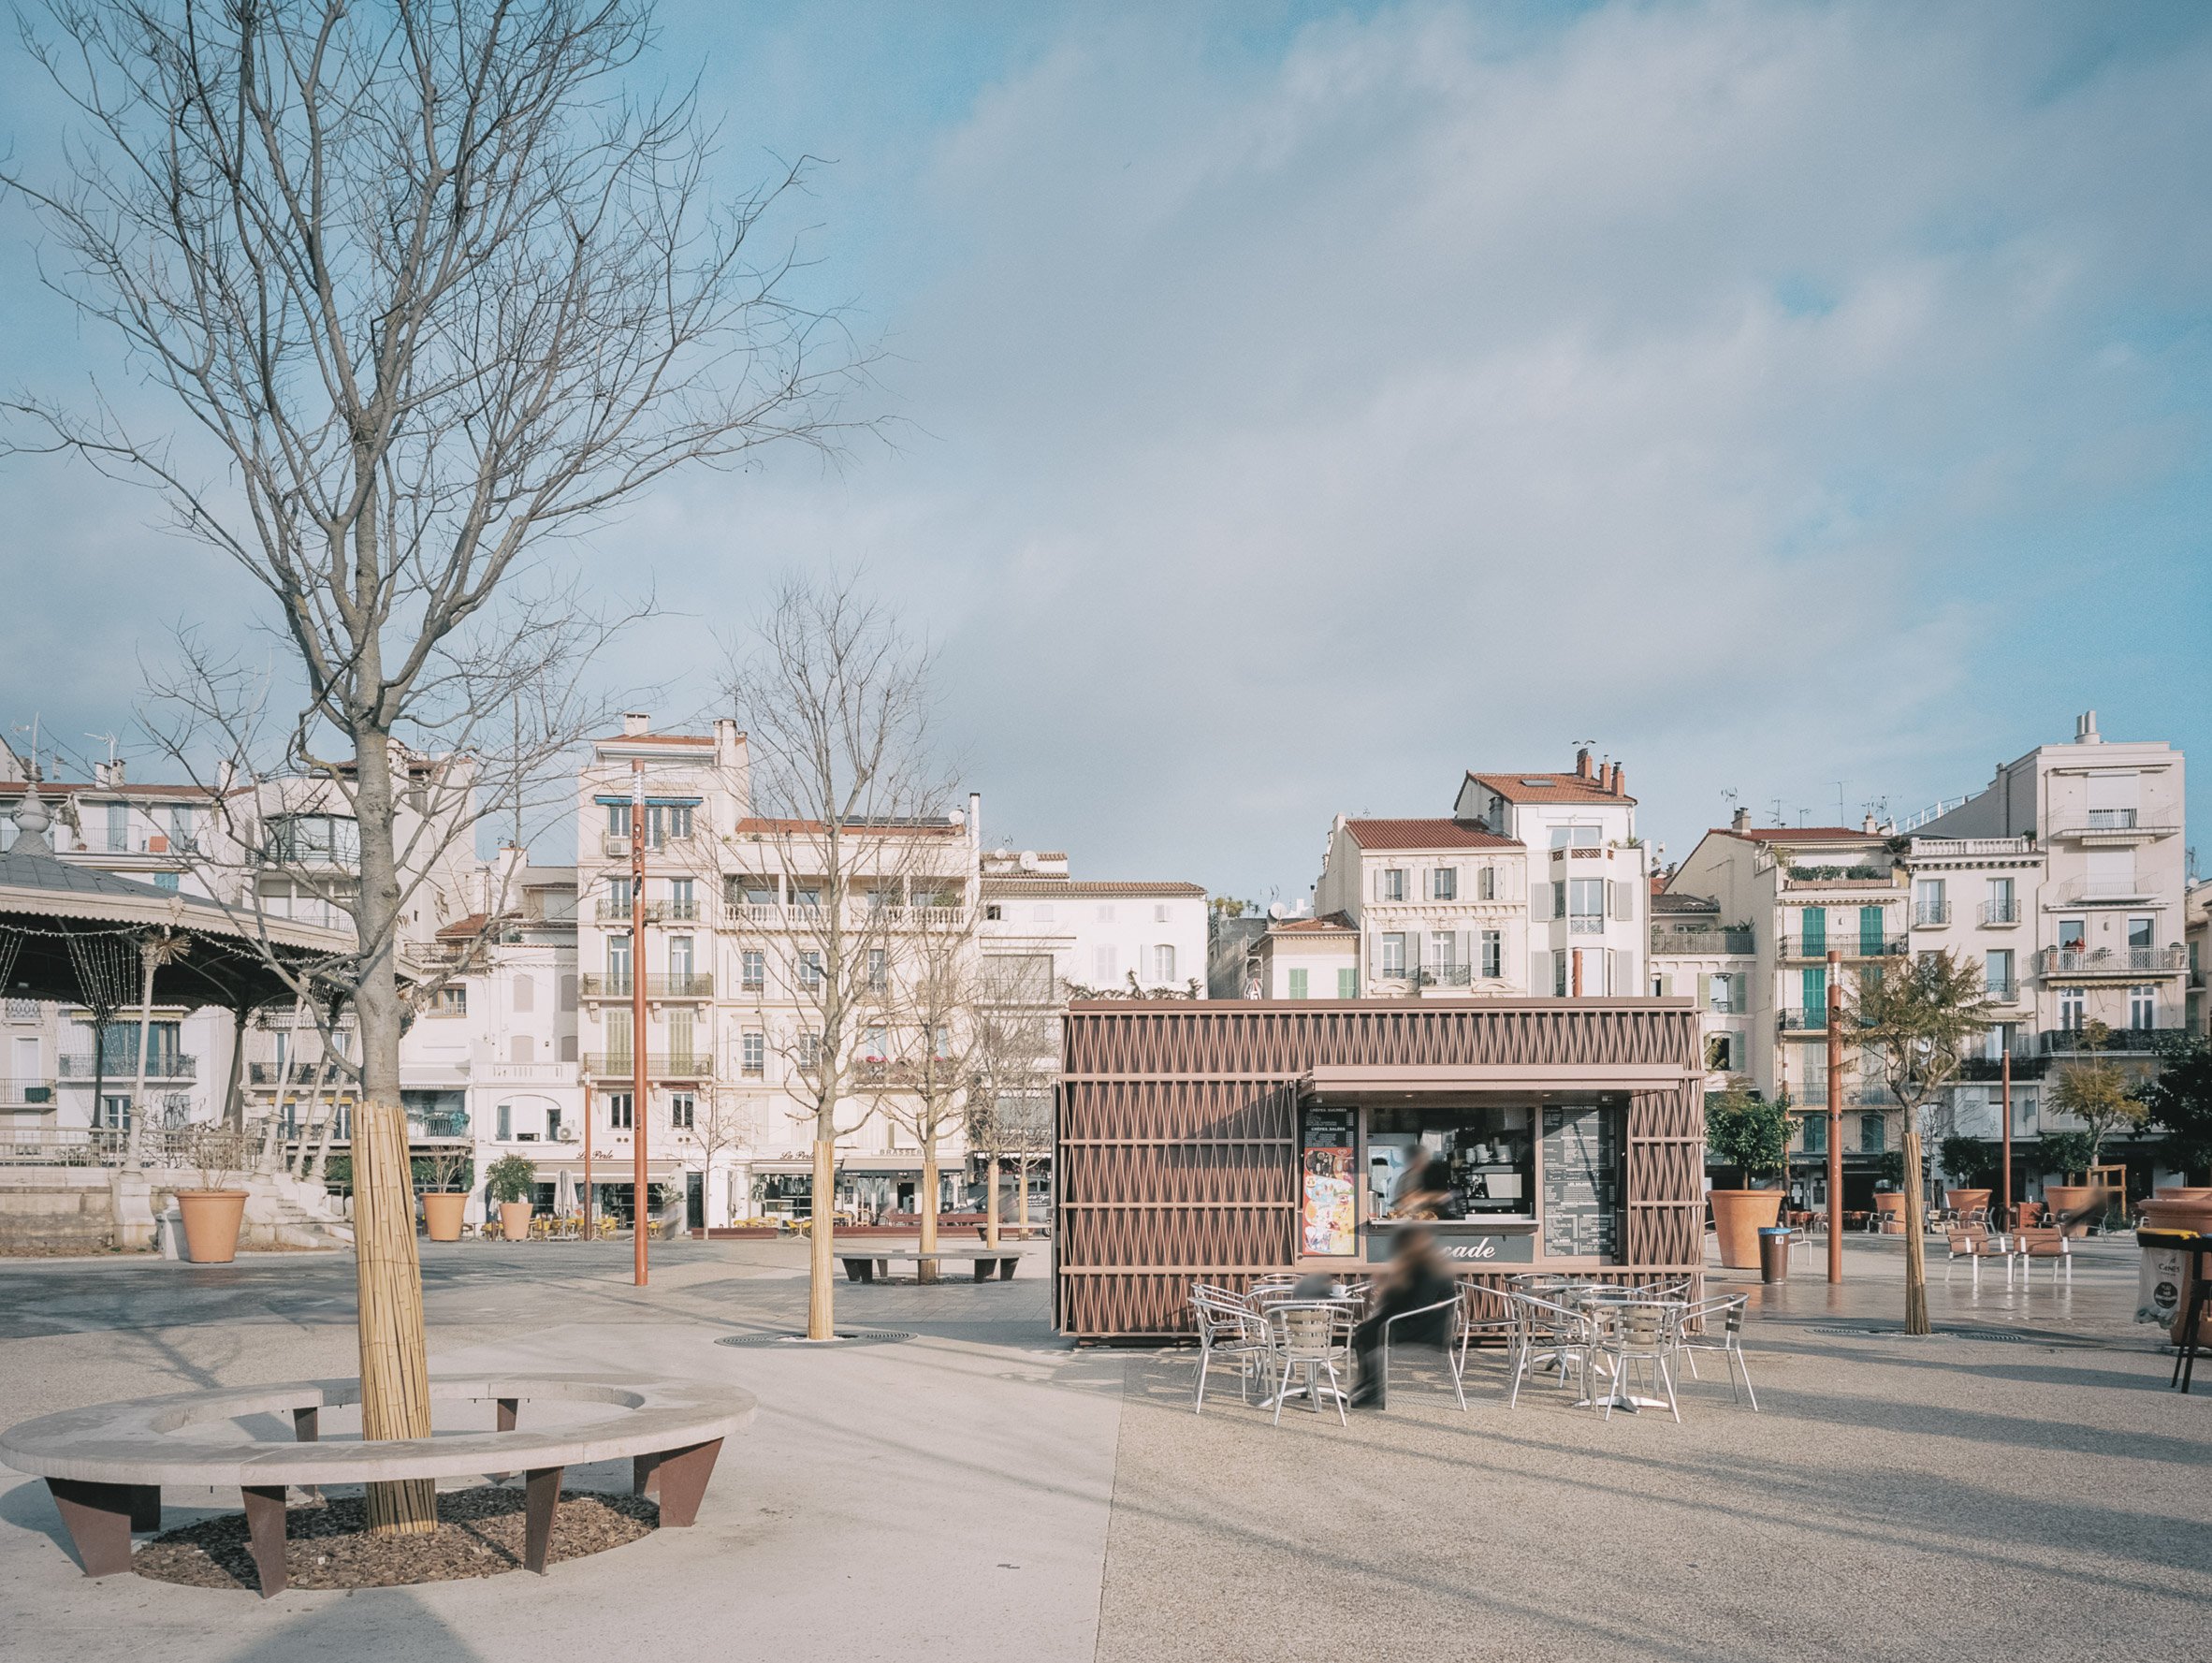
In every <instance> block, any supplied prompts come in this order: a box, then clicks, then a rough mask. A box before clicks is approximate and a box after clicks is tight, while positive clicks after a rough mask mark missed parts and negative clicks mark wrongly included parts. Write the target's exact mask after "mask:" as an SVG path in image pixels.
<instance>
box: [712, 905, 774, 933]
mask: <svg viewBox="0 0 2212 1663" xmlns="http://www.w3.org/2000/svg"><path fill="white" fill-rule="evenodd" d="M722 916H723V917H724V918H725V919H727V920H728V921H729V922H730V923H732V924H743V925H749V926H752V927H753V928H755V929H781V928H782V927H783V909H782V907H780V906H779V905H778V904H777V903H776V902H774V901H731V902H729V903H728V904H727V905H725V906H724V907H723V908H722Z"/></svg>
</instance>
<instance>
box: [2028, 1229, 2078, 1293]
mask: <svg viewBox="0 0 2212 1663" xmlns="http://www.w3.org/2000/svg"><path fill="white" fill-rule="evenodd" d="M2013 1251H2014V1252H2016V1254H2018V1255H2019V1259H2020V1274H2021V1276H2023V1277H2027V1278H2029V1279H2030V1280H2032V1277H2031V1276H2030V1272H2031V1271H2032V1270H2033V1268H2034V1267H2033V1265H2032V1264H2031V1263H2030V1261H2032V1260H2037V1259H2048V1260H2049V1261H2050V1262H2051V1281H2052V1283H2053V1285H2054V1286H2055V1285H2056V1284H2057V1282H2058V1280H2059V1271H2060V1270H2061V1269H2063V1270H2064V1271H2065V1272H2066V1280H2067V1282H2068V1283H2069V1284H2071V1283H2072V1282H2073V1280H2074V1249H2073V1248H2072V1247H2068V1246H2067V1245H2066V1232H2065V1231H2064V1229H2062V1228H2060V1227H2059V1226H2056V1225H2046V1226H2045V1227H2044V1228H2043V1229H2041V1230H2016V1231H2014V1232H2013Z"/></svg>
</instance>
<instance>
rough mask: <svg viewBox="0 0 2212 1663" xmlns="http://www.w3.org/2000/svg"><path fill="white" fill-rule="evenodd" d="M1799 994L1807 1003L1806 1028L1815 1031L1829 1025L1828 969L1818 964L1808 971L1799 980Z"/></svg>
mask: <svg viewBox="0 0 2212 1663" xmlns="http://www.w3.org/2000/svg"><path fill="white" fill-rule="evenodd" d="M1799 981H1800V984H1801V985H1800V987H1799V989H1798V991H1799V993H1800V994H1801V995H1802V997H1803V999H1804V1001H1805V1026H1806V1027H1807V1028H1813V1029H1815V1030H1823V1029H1826V1027H1827V1025H1828V967H1827V966H1826V965H1825V964H1816V965H1812V966H1810V967H1808V968H1807V969H1806V970H1805V971H1804V973H1803V975H1802V976H1801V977H1800V978H1799Z"/></svg>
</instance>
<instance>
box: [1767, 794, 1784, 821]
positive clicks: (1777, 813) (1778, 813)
mask: <svg viewBox="0 0 2212 1663" xmlns="http://www.w3.org/2000/svg"><path fill="white" fill-rule="evenodd" d="M1769 801H1770V802H1771V803H1772V804H1773V808H1774V824H1776V825H1780V824H1782V799H1781V798H1780V797H1773V798H1770V799H1769Z"/></svg>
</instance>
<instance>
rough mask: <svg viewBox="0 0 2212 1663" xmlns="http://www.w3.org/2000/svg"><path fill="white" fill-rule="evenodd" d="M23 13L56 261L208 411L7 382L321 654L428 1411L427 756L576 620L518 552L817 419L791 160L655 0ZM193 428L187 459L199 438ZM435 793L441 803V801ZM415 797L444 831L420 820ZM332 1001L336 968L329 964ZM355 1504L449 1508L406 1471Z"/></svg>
mask: <svg viewBox="0 0 2212 1663" xmlns="http://www.w3.org/2000/svg"><path fill="white" fill-rule="evenodd" d="M48 12H49V15H50V18H51V23H52V31H51V35H50V36H44V37H36V38H34V39H33V41H32V44H31V50H32V51H33V53H34V54H35V56H36V59H37V61H38V62H39V63H40V64H41V65H42V66H44V67H45V68H46V70H47V71H48V72H49V74H50V75H51V78H52V79H53V80H54V82H55V84H56V85H57V86H58V87H59V88H60V89H61V91H62V92H63V93H64V95H65V96H67V97H68V98H69V99H70V100H71V101H72V102H73V104H74V107H75V109H76V111H77V113H78V115H79V116H80V118H81V121H82V124H83V125H84V127H85V129H86V132H85V136H84V139H83V141H82V142H80V144H78V145H76V146H75V147H73V148H72V150H71V151H70V153H69V155H70V165H69V167H68V169H67V171H66V174H65V178H64V180H63V182H61V183H59V184H57V185H53V186H48V185H45V184H42V183H39V182H34V181H31V180H29V179H27V178H25V177H24V176H22V174H20V173H15V174H9V175H6V176H5V178H6V182H7V183H8V184H9V185H11V186H13V187H14V188H15V189H17V190H20V191H22V192H23V193H24V194H25V195H26V196H27V197H30V198H31V199H32V200H33V201H34V202H35V203H36V206H37V207H38V209H39V210H40V211H41V212H42V215H43V218H44V221H45V224H46V226H47V227H48V228H49V230H50V232H51V234H52V236H53V238H54V240H55V241H56V242H57V243H58V244H59V246H60V247H61V248H62V249H63V250H64V251H65V253H66V255H68V256H69V259H70V261H71V264H72V270H70V271H69V272H68V273H67V274H66V275H65V276H64V277H62V278H61V279H60V280H59V281H60V283H61V285H62V286H63V287H64V288H65V292H67V293H68V294H69V295H70V296H71V298H72V299H75V300H76V301H77V303H78V304H79V305H80V308H81V309H82V311H83V312H84V314H86V315H88V316H90V317H92V318H94V319H95V320H97V321H98V322H100V323H102V324H105V325H108V326H109V327H111V328H113V329H114V330H115V331H117V332H118V333H119V334H120V336H121V337H122V340H123V342H124V345H125V346H126V347H127V349H128V351H129V353H130V360H131V362H132V363H133V364H134V366H136V367H138V369H139V370H140V371H141V372H143V373H144V374H145V375H146V377H147V378H148V379H150V380H151V381H152V382H153V385H154V386H156V387H160V388H162V389H164V390H165V391H166V392H167V393H168V394H169V395H171V396H172V397H173V398H174V399H175V400H176V401H178V402H179V403H180V404H181V405H182V408H183V411H184V414H185V415H186V416H187V417H189V423H190V426H189V428H188V431H189V432H191V433H192V434H193V435H194V439H193V441H192V442H190V443H188V444H185V445H171V444H170V443H169V442H168V441H167V438H165V437H162V436H158V435H147V434H142V433H140V432H138V431H137V430H134V429H133V428H132V427H131V426H130V424H128V423H127V422H126V421H125V420H124V418H123V416H121V415H120V414H119V412H118V409H117V406H116V405H115V404H114V403H112V402H110V401H108V400H106V399H104V398H99V399H95V402H94V404H93V406H92V408H91V411H90V413H89V414H80V413H75V412H72V411H70V410H67V409H65V408H63V407H61V406H58V405H55V404H53V403H50V402H45V401H36V400H29V401H19V402H17V403H15V404H14V405H12V406H11V407H10V408H11V409H12V411H13V413H14V414H15V415H16V416H19V417H22V418H23V419H24V420H25V421H26V422H27V424H28V425H29V428H30V430H31V431H32V434H33V438H32V439H31V440H30V441H28V443H30V444H33V445H38V446H42V447H45V448H52V449H61V450H65V451H69V452H73V453H75V454H76V455H78V456H80V457H81V458H83V459H85V460H89V461H90V462H91V463H92V464H93V465H94V466H95V467H96V468H97V469H99V470H100V471H101V472H102V473H104V474H110V475H112V476H114V477H118V478H122V479H126V480H131V481H134V482H138V483H140V484H143V485H146V486H148V487H150V488H151V489H153V490H155V491H156V492H157V493H158V494H159V496H160V499H161V501H162V502H163V503H164V505H165V507H166V508H167V514H168V517H169V518H170V521H171V523H172V524H173V526H174V527H175V529H177V530H178V531H180V532H182V533H183V534H184V535H186V536H189V537H193V538H196V539H198V540H200V541H202V542H204V543H206V544H208V545H210V546H211V547H214V548H216V549H218V550H220V551H222V552H223V553H225V554H227V555H229V556H230V557H232V558H233V559H235V560H236V561H237V562H238V563H239V564H240V567H242V568H243V570H244V571H245V572H246V573H247V574H248V575H249V576H250V577H251V578H252V579H253V580H254V581H255V582H256V583H257V584H259V585H260V586H261V587H262V588H263V590H265V591H266V592H267V595H268V597H269V604H270V606H271V612H272V617H273V620H274V621H275V623H276V624H277V626H278V627H279V629H280V630H281V632H282V634H283V635H284V637H285V638H286V639H287V640H288V642H289V643H290V646H291V649H292V652H293V656H294V659H295V661H296V662H295V663H294V665H293V668H294V669H296V670H297V671H298V675H299V678H300V680H301V681H302V682H303V684H304V697H303V698H302V700H301V702H300V705H299V708H298V715H297V717H296V718H295V719H294V720H292V721H291V722H289V724H288V729H289V731H288V736H287V742H286V745H285V748H284V749H285V752H286V758H287V761H288V763H289V764H290V765H291V766H293V767H295V768H304V769H305V770H306V771H307V772H309V773H310V774H311V775H313V777H314V778H316V779H318V780H321V781H322V782H323V783H324V784H325V785H326V786H327V787H328V788H329V789H331V790H334V791H336V792H338V793H340V794H342V796H343V798H344V800H345V802H346V804H347V806H348V808H349V809H350V810H351V813H352V816H353V818H354V819H355V820H356V822H357V825H358V835H359V849H358V857H357V869H358V886H357V890H355V891H354V892H353V893H352V894H351V895H350V896H349V897H346V898H345V911H346V912H347V913H348V915H349V918H350V922H351V924H352V926H353V931H354V935H355V939H356V951H355V954H354V955H353V962H352V964H351V965H350V966H348V967H346V968H345V970H344V971H343V973H342V975H340V976H339V977H338V978H337V980H338V982H339V983H340V990H341V991H342V993H343V994H344V996H345V997H346V999H348V1000H349V1001H350V1003H351V1005H352V1007H353V1010H354V1013H355V1016H356V1020H357V1023H358V1025H359V1029H360V1036H361V1062H360V1108H359V1113H358V1115H357V1118H356V1124H355V1136H354V1157H353V1165H354V1180H355V1191H356V1203H357V1244H358V1247H357V1252H358V1262H359V1282H360V1356H361V1390H362V1430H363V1433H364V1435H366V1436H368V1437H427V1436H429V1430H430V1422H429V1380H428V1360H427V1351H426V1346H425V1339H424V1334H423V1324H422V1302H421V1289H420V1273H419V1268H418V1266H417V1264H416V1262H415V1236H414V1230H413V1196H412V1189H411V1186H410V1182H409V1174H408V1165H407V1134H406V1124H405V1120H404V1117H403V1116H402V1114H401V1111H400V1096H399V1043H400V1024H401V1010H402V1006H401V998H400V974H399V964H398V955H399V951H400V942H401V939H402V935H403V927H402V926H403V925H404V924H405V922H406V914H407V912H408V911H409V910H410V909H409V907H408V890H409V886H410V882H409V873H410V870H411V869H412V870H415V871H420V870H421V869H422V868H424V866H425V865H426V864H427V863H425V862H423V861H421V860H419V859H418V860H416V861H415V862H413V863H412V866H411V863H410V862H409V860H408V859H407V858H406V855H407V851H406V850H405V849H404V848H402V847H401V846H400V838H399V834H398V831H397V826H398V821H399V816H400V803H401V800H402V799H403V798H404V797H405V795H407V794H408V793H409V792H410V791H412V790H414V789H415V788H416V786H417V784H418V783H419V782H421V781H420V777H419V774H418V770H417V769H416V767H415V758H416V757H417V756H419V755H423V754H429V753H434V752H437V751H444V752H447V753H449V754H450V753H454V752H458V751H467V750H472V749H473V748H474V745H475V743H476V742H477V741H479V740H481V739H483V738H484V737H485V736H486V734H487V731H488V727H489V724H490V722H491V721H492V719H493V717H494V716H495V715H497V714H502V713H504V712H506V711H507V710H509V709H510V708H512V707H513V706H514V705H515V704H517V702H527V700H528V699H529V698H530V697H531V696H536V695H542V694H543V692H544V690H545V689H546V688H547V687H549V686H555V685H558V683H559V680H560V677H561V676H562V675H563V674H565V673H568V672H571V671H573V670H574V668H575V665H576V664H577V663H578V662H579V661H580V659H581V657H582V656H583V655H584V654H585V653H586V652H588V650H589V647H590V645H591V642H592V638H593V635H594V633H595V631H594V626H593V621H592V620H590V619H589V617H588V616H586V615H583V614H580V613H579V612H578V611H577V610H576V609H575V606H574V605H572V604H571V603H570V602H569V601H568V600H567V599H566V598H565V597H566V593H567V591H568V589H569V587H570V586H568V585H566V584H563V583H562V582H560V581H559V580H558V579H557V578H554V577H552V576H536V577H534V578H533V576H532V573H533V562H535V561H536V560H537V559H539V558H541V552H540V551H541V550H543V548H544V547H546V543H547V540H548V539H551V538H555V537H560V536H575V535H577V534H580V533H582V532H585V531H586V530H588V529H589V527H591V526H592V525H593V524H594V523H596V522H597V521H598V520H599V519H600V518H603V517H604V516H605V515H606V514H607V513H608V512H609V511H610V510H612V509H614V508H616V507H618V505H619V504H621V503H623V502H624V501H625V500H627V499H629V498H632V497H633V496H634V495H635V494H636V493H637V492H639V491H640V490H641V489H644V488H646V487H647V486H648V485H650V484H651V483H652V482H654V481H655V480H657V479H659V478H660V477H661V476H662V474H666V473H667V472H669V471H670V470H672V469H675V468H677V467H679V466H682V465H685V464H688V463H692V462H706V463H721V464H727V463H731V462H734V461H735V460H739V459H740V458H742V457H744V456H745V455H746V454H747V453H749V451H751V450H752V449H754V448H755V447H757V446H759V445H763V444H764V443H767V442H770V441H773V440H778V439H786V438H791V439H797V440H800V441H803V442H811V443H817V444H820V443H822V442H824V441H825V439H826V437H827V428H826V426H825V424H826V423H827V421H828V420H829V416H828V414H827V411H826V406H825V404H824V402H823V400H824V398H825V396H826V395H827V394H828V393H830V392H831V391H832V390H833V387H834V386H835V384H836V382H837V379H838V378H839V377H840V376H841V375H843V374H844V373H846V372H847V365H848V363H849V360H848V361H847V362H841V363H839V364H838V365H836V366H833V368H832V369H831V370H830V371H829V372H823V371H822V369H821V368H820V367H818V364H817V361H816V356H815V347H816V343H817V339H818V335H819V332H820V326H821V323H822V320H821V319H820V318H819V317H818V316H815V315H811V314H808V313H806V312H803V311H801V310H799V309H798V308H796V307H795V306H793V303H792V302H791V300H790V299H788V285H787V283H786V279H787V276H788V274H789V271H790V270H791V262H790V260H789V258H788V256H783V257H778V258H773V259H770V260H767V261H764V262H763V261H758V260H755V259H753V258H752V257H751V256H750V255H749V253H748V252H747V244H748V241H749V233H750V232H751V231H752V230H753V228H754V227H755V226H756V225H757V224H758V223H759V216H760V214H761V213H762V212H763V211H764V209H765V208H766V207H767V206H768V204H769V203H770V202H772V201H773V200H774V199H775V197H777V196H778V194H779V192H780V191H781V190H782V189H783V188H785V187H786V186H788V185H789V184H790V183H791V182H792V179H791V178H789V177H787V178H786V179H784V180H783V181H782V182H780V183H777V184H772V185H770V186H769V187H768V188H766V189H765V190H763V191H761V192H759V193H757V194H755V195H754V196H752V197H749V198H748V199H745V200H741V201H738V202H735V203H734V204H728V205H718V204H715V203H713V202H711V201H710V200H709V193H708V183H707V172H706V169H707V156H708V153H707V148H706V143H705V140H704V137H703V135H702V133H701V130H700V128H699V125H698V124H697V122H696V120H695V117H694V114H693V111H692V109H691V104H690V101H689V100H688V99H686V98H677V99H675V100H673V101H669V102H662V103H653V102H642V103H641V102H639V101H637V100H636V99H634V98H633V97H632V96H631V95H628V94H627V93H626V92H625V91H624V87H623V80H622V78H623V76H624V73H625V72H626V71H627V70H629V69H630V68H631V66H633V65H634V64H635V62H636V61H637V59H638V57H639V55H640V54H641V53H642V52H643V51H645V49H646V47H647V45H648V40H649V36H650V22H651V16H650V9H649V5H648V3H647V0H542V3H541V4H537V5H533V6H531V7H510V6H507V5H504V4H501V3H500V0H447V3H446V4H444V5H439V6H431V5H429V4H428V0H384V3H383V4H377V5H368V6H364V5H360V4H357V3H353V0H239V3H236V4H231V5H226V6H224V7H200V6H185V7H156V6H153V5H152V4H141V3H138V0H49V4H48ZM196 458H204V459H205V460H204V461H196V460H195V459H196ZM420 818H421V820H422V822H423V823H424V824H429V825H433V826H450V825H451V824H452V816H451V815H449V814H444V813H442V812H441V811H440V805H434V804H433V805H429V811H428V812H426V813H425V814H423V815H422V816H421V817H420ZM429 835H431V836H433V837H435V836H437V835H439V834H437V833H431V834H429ZM310 1002H311V1004H313V1005H314V1006H315V1007H316V1008H318V1009H319V1008H322V1001H321V1000H320V999H315V1000H311V1001H310ZM369 1506H370V1515H371V1521H372V1524H371V1527H372V1528H373V1529H375V1530H376V1531H378V1532H380V1533H386V1534H389V1533H414V1532H419V1531H429V1530H432V1529H434V1528H435V1527H436V1520H435V1511H434V1500H433V1496H432V1493H431V1486H430V1484H429V1482H428V1481H413V1482H407V1483H400V1484H378V1485H371V1487H370V1495H369Z"/></svg>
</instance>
